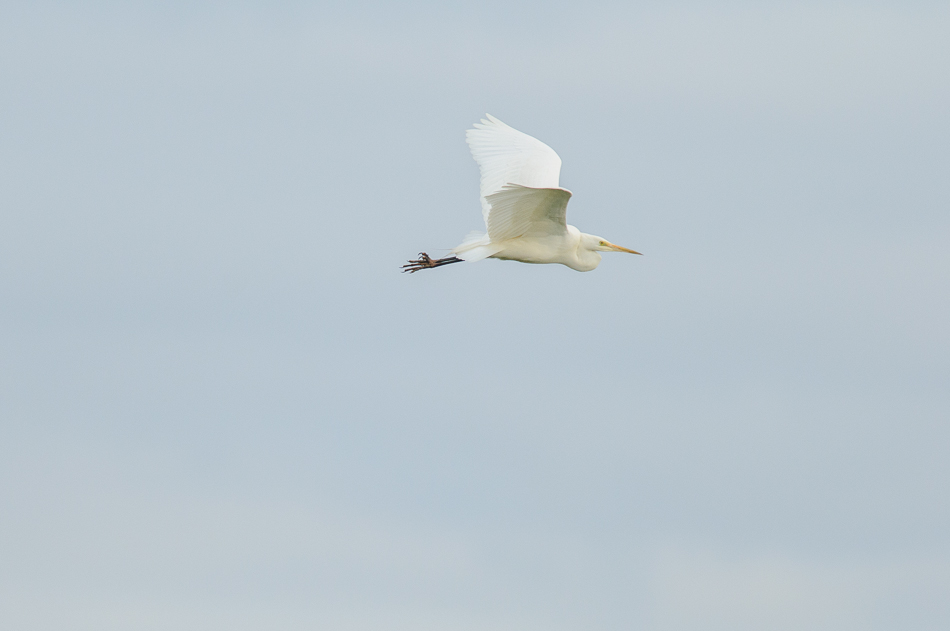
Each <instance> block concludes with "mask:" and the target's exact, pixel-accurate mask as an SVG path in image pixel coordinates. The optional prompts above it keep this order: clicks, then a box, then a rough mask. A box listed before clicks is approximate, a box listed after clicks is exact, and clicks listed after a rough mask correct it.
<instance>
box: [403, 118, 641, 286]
mask: <svg viewBox="0 0 950 631" xmlns="http://www.w3.org/2000/svg"><path fill="white" fill-rule="evenodd" d="M486 116H487V117H488V119H487V120H485V119H482V122H481V123H475V126H474V127H475V129H469V130H468V131H466V132H465V141H466V142H467V143H468V146H469V148H470V149H471V151H472V157H473V158H475V162H477V163H478V169H479V171H480V172H481V177H482V179H481V187H480V193H481V197H482V216H483V217H484V219H485V227H486V228H487V229H488V233H487V234H484V233H481V232H472V233H470V234H469V235H468V236H467V237H465V239H464V240H463V241H462V243H461V244H460V245H458V246H456V247H455V248H454V249H453V250H452V255H453V256H447V257H445V258H441V259H433V258H430V257H429V255H428V254H426V253H425V252H420V253H419V258H418V259H416V260H413V261H409V262H408V263H407V264H406V265H403V266H402V267H403V271H404V272H410V273H411V272H418V271H419V270H421V269H428V268H430V267H439V266H441V265H448V264H449V263H461V262H462V261H480V260H482V259H485V258H496V259H504V260H506V261H521V262H522V263H560V264H561V265H567V266H568V267H570V268H571V269H575V270H577V271H579V272H589V271H590V270H592V269H594V268H595V267H597V265H599V264H600V253H601V252H629V253H630V254H640V253H639V252H636V251H634V250H628V249H627V248H622V247H620V246H619V245H614V244H613V243H611V242H609V241H607V240H606V239H604V238H602V237H598V236H595V235H592V234H586V233H584V232H581V231H580V230H578V229H577V228H575V227H574V226H570V225H568V224H567V221H566V215H567V202H568V200H569V199H570V198H571V192H570V191H569V190H567V189H565V188H561V187H560V186H558V178H559V177H560V173H561V158H559V157H558V155H557V154H556V153H555V152H554V150H553V149H551V147H549V146H547V145H546V144H544V143H543V142H541V141H540V140H538V139H537V138H532V137H531V136H529V135H528V134H525V133H522V132H520V131H518V130H517V129H514V128H512V127H509V126H508V125H506V124H504V123H503V122H501V121H500V120H498V119H497V118H495V117H494V116H492V115H491V114H486Z"/></svg>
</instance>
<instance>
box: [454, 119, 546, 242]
mask: <svg viewBox="0 0 950 631" xmlns="http://www.w3.org/2000/svg"><path fill="white" fill-rule="evenodd" d="M485 116H486V117H487V119H482V122H481V123H475V125H474V129H469V130H468V131H466V132H465V141H466V142H467V143H468V146H469V148H470V149H471V151H472V157H473V158H475V162H477V163H478V169H479V171H480V173H481V185H480V187H479V192H480V195H481V198H482V216H483V217H484V219H485V224H486V225H488V224H489V213H490V212H491V208H492V205H491V203H490V202H489V201H488V197H489V196H490V195H492V194H494V193H497V192H499V191H501V190H502V187H504V186H505V185H506V184H520V185H521V186H526V187H531V188H548V189H556V188H558V186H559V184H558V180H559V178H560V173H561V158H559V157H558V155H557V154H556V153H555V152H554V149H551V147H549V146H547V145H546V144H544V143H543V142H541V141H540V140H538V139H537V138H532V137H531V136H529V135H528V134H525V133H522V132H520V131H518V130H517V129H514V128H512V127H509V126H508V125H506V124H504V123H503V122H501V121H500V120H498V119H497V118H495V117H494V116H492V115H491V114H486V115H485ZM489 233H491V229H490V228H489ZM492 238H494V237H492Z"/></svg>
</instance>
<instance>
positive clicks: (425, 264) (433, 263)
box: [402, 252, 462, 274]
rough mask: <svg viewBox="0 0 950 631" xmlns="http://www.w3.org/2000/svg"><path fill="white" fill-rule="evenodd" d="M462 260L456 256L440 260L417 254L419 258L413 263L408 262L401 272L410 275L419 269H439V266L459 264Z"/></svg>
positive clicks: (421, 253)
mask: <svg viewBox="0 0 950 631" xmlns="http://www.w3.org/2000/svg"><path fill="white" fill-rule="evenodd" d="M461 262H462V259H460V258H459V257H457V256H447V257H445V258H442V259H434V258H430V257H429V255H428V254H426V253H425V252H419V258H418V259H416V260H414V261H409V262H408V263H406V264H405V265H403V266H402V271H403V272H409V273H410V274H412V273H414V272H418V271H419V270H421V269H428V268H430V267H439V266H440V265H448V264H449V263H461Z"/></svg>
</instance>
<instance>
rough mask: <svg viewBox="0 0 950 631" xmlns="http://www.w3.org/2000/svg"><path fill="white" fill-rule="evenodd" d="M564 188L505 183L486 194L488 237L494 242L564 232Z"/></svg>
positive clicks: (567, 197)
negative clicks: (496, 190)
mask: <svg viewBox="0 0 950 631" xmlns="http://www.w3.org/2000/svg"><path fill="white" fill-rule="evenodd" d="M570 199H571V192H570V191H569V190H567V189H563V188H530V187H527V186H520V185H518V184H507V185H505V186H503V187H502V188H501V190H500V191H498V192H496V193H492V194H490V195H488V197H487V198H486V201H487V202H488V205H489V210H490V212H489V214H488V221H487V224H488V236H489V237H491V240H492V241H493V242H498V241H504V240H506V239H515V238H517V237H523V236H549V235H561V234H564V233H566V232H567V220H566V219H567V202H568V200H570Z"/></svg>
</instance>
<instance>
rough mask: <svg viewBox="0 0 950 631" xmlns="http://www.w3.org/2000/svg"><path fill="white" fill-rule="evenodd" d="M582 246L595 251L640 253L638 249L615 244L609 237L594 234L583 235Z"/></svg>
mask: <svg viewBox="0 0 950 631" xmlns="http://www.w3.org/2000/svg"><path fill="white" fill-rule="evenodd" d="M581 246H582V247H583V248H585V249H587V250H591V251H593V252H627V253H628V254H640V253H639V252H637V251H636V250H628V249H627V248H623V247H620V246H619V245H614V244H613V243H611V242H610V241H608V240H607V239H605V238H603V237H598V236H597V235H594V234H584V235H582V236H581Z"/></svg>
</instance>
